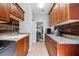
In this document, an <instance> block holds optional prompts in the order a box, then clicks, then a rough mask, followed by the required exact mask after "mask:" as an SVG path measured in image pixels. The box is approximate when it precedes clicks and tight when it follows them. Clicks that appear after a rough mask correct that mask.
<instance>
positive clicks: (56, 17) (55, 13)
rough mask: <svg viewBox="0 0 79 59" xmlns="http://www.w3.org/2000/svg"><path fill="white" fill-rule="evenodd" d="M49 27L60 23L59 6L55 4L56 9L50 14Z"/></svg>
mask: <svg viewBox="0 0 79 59" xmlns="http://www.w3.org/2000/svg"><path fill="white" fill-rule="evenodd" d="M49 16H50V17H49V19H50V20H49V25H50V26H52V25H55V24H57V21H59V4H55V5H54V7H53V8H52V9H51V12H50V13H49Z"/></svg>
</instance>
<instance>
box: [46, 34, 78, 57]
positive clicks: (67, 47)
mask: <svg viewBox="0 0 79 59" xmlns="http://www.w3.org/2000/svg"><path fill="white" fill-rule="evenodd" d="M45 45H46V48H47V51H48V54H49V56H79V51H78V50H79V44H60V43H58V42H56V41H55V40H54V39H53V38H51V37H49V36H47V35H45Z"/></svg>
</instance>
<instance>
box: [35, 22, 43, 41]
mask: <svg viewBox="0 0 79 59" xmlns="http://www.w3.org/2000/svg"><path fill="white" fill-rule="evenodd" d="M36 25H37V27H36V42H43V28H44V26H43V22H37V23H36Z"/></svg>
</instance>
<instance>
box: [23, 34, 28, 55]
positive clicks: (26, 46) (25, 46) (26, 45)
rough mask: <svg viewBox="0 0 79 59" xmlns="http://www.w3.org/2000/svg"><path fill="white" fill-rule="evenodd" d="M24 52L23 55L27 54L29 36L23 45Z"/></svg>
mask: <svg viewBox="0 0 79 59" xmlns="http://www.w3.org/2000/svg"><path fill="white" fill-rule="evenodd" d="M24 48H25V49H24V51H25V55H26V54H27V53H28V49H29V36H27V37H26V38H25V44H24Z"/></svg>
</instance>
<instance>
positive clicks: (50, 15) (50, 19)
mask: <svg viewBox="0 0 79 59" xmlns="http://www.w3.org/2000/svg"><path fill="white" fill-rule="evenodd" d="M49 25H50V26H51V25H52V12H50V14H49Z"/></svg>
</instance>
